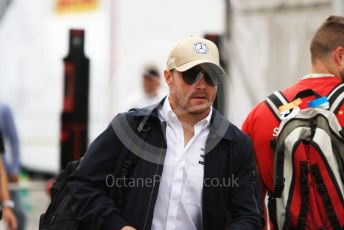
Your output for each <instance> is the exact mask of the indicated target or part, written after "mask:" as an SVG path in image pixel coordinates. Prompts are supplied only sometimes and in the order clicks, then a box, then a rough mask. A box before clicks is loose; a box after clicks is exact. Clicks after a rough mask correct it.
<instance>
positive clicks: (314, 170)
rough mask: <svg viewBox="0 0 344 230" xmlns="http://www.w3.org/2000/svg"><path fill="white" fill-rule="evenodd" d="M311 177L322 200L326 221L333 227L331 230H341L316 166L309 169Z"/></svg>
mask: <svg viewBox="0 0 344 230" xmlns="http://www.w3.org/2000/svg"><path fill="white" fill-rule="evenodd" d="M310 169H311V173H312V176H313V177H314V181H315V184H316V185H317V189H318V192H319V194H320V196H321V198H322V200H323V204H324V206H325V209H326V215H327V217H328V219H329V220H330V223H331V225H332V227H333V229H341V228H340V225H339V221H338V218H337V216H336V213H335V211H334V209H333V205H332V201H331V198H330V195H329V193H328V191H327V188H326V186H325V183H324V179H323V178H322V176H321V174H320V169H319V167H318V165H317V164H313V165H311V167H310Z"/></svg>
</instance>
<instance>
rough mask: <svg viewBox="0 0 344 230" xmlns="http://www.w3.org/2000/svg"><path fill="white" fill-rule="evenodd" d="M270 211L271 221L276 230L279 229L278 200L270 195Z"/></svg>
mask: <svg viewBox="0 0 344 230" xmlns="http://www.w3.org/2000/svg"><path fill="white" fill-rule="evenodd" d="M268 210H269V217H270V220H271V223H272V225H273V226H274V229H278V225H277V213H276V198H275V197H273V196H271V194H269V198H268Z"/></svg>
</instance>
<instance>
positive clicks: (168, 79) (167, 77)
mask: <svg viewBox="0 0 344 230" xmlns="http://www.w3.org/2000/svg"><path fill="white" fill-rule="evenodd" d="M164 76H165V81H166V84H167V85H168V86H170V85H171V84H172V71H169V70H164Z"/></svg>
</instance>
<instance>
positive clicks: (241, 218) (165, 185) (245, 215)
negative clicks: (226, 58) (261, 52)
mask: <svg viewBox="0 0 344 230" xmlns="http://www.w3.org/2000/svg"><path fill="white" fill-rule="evenodd" d="M164 76H165V80H166V83H167V85H168V87H169V95H168V97H166V98H164V99H163V100H162V101H161V102H160V103H158V104H156V105H152V106H149V107H146V108H143V109H138V110H132V111H129V112H126V113H122V114H119V115H117V116H116V117H115V118H114V120H113V121H112V122H111V124H110V126H109V127H108V128H107V129H106V130H105V131H104V132H103V133H102V134H101V135H100V136H99V137H97V138H96V140H95V141H94V142H93V143H92V144H91V145H90V147H89V149H88V151H87V153H86V154H85V156H84V157H83V159H82V160H81V161H80V164H79V166H77V169H76V171H75V172H74V173H73V174H72V176H71V177H70V178H69V180H68V182H67V184H66V187H67V188H68V190H69V194H70V197H69V198H68V199H64V200H63V201H62V202H61V203H64V202H65V203H67V202H68V203H69V204H70V210H71V211H72V212H73V213H74V214H75V218H76V220H77V222H78V229H83V230H87V229H92V230H94V229H104V230H110V229H111V230H119V229H121V230H133V229H140V230H148V229H153V230H158V229H159V230H160V229H178V230H183V229H185V230H200V229H204V230H211V229H233V230H234V229H238V230H239V229H240V230H242V229H246V230H250V229H252V230H254V229H260V228H261V220H262V218H261V202H260V195H259V194H258V192H259V189H258V183H257V180H256V163H255V160H254V154H253V147H252V143H251V141H250V139H249V138H248V137H247V136H246V135H244V134H243V133H242V132H241V131H240V130H239V129H238V128H236V127H235V126H234V125H233V124H231V123H230V122H229V121H228V120H227V119H225V118H224V117H223V116H221V115H220V114H219V113H218V112H217V111H216V110H215V109H214V108H213V107H212V103H213V101H214V100H215V97H216V91H217V85H218V84H221V81H222V80H223V78H224V71H223V70H222V68H221V67H220V65H219V52H218V49H217V47H216V45H215V44H214V43H213V42H211V41H209V40H206V39H203V38H197V37H189V38H186V39H184V40H182V41H180V42H178V43H177V44H176V46H175V47H174V48H173V49H172V51H171V53H170V55H169V57H168V62H167V69H166V70H165V71H164ZM57 219H58V216H55V217H54V218H53V219H52V222H54V221H55V220H57ZM60 219H63V218H60ZM61 226H62V225H61ZM46 229H49V228H46ZM55 229H66V228H63V227H61V228H55Z"/></svg>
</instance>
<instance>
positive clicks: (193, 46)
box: [167, 37, 224, 75]
mask: <svg viewBox="0 0 344 230" xmlns="http://www.w3.org/2000/svg"><path fill="white" fill-rule="evenodd" d="M204 63H209V64H211V65H210V66H214V67H215V69H216V72H217V73H218V74H221V75H224V71H223V69H222V68H221V66H220V57H219V50H218V49H217V47H216V45H215V44H214V43H213V42H212V41H210V40H207V39H204V38H198V37H188V38H186V39H184V40H181V41H179V42H178V43H177V44H176V46H175V47H174V48H173V49H172V51H171V52H170V54H169V56H168V59H167V69H168V70H172V69H176V70H177V71H179V72H184V71H186V70H188V69H191V68H192V67H194V66H196V65H200V64H204Z"/></svg>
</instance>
